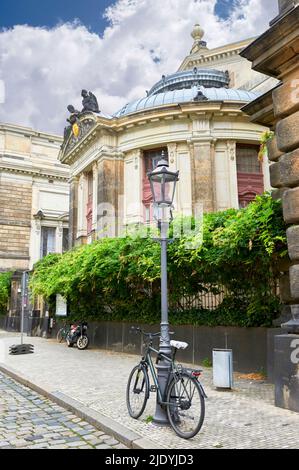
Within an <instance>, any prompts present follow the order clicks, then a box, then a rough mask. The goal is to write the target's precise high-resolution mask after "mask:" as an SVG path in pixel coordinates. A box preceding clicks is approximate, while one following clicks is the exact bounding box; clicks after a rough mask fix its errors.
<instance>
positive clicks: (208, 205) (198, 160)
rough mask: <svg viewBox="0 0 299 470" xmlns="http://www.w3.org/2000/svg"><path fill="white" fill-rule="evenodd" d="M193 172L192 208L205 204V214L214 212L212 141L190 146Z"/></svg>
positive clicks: (195, 143) (194, 143)
mask: <svg viewBox="0 0 299 470" xmlns="http://www.w3.org/2000/svg"><path fill="white" fill-rule="evenodd" d="M189 148H190V156H191V171H192V206H193V207H195V206H198V205H200V204H203V210H204V212H212V211H213V210H214V191H213V186H214V175H213V160H212V159H213V154H212V153H213V149H212V144H211V142H210V141H208V142H193V143H191V144H189Z"/></svg>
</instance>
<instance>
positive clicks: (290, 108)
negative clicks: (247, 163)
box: [268, 67, 299, 331]
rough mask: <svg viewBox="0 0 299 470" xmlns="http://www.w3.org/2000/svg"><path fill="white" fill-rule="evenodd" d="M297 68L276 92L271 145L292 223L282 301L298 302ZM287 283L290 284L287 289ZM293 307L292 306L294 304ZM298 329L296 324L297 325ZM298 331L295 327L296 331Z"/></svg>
mask: <svg viewBox="0 0 299 470" xmlns="http://www.w3.org/2000/svg"><path fill="white" fill-rule="evenodd" d="M298 71H299V67H298V70H297V71H295V72H293V73H292V74H290V75H288V76H287V77H286V78H285V79H284V78H283V77H282V85H281V86H280V87H278V88H276V89H275V90H274V91H273V107H274V115H275V118H276V119H278V122H277V124H276V128H275V138H274V139H272V141H271V142H270V143H269V145H268V152H269V159H270V160H271V161H272V162H274V163H272V165H271V167H270V175H271V184H272V186H273V187H275V188H278V189H279V192H280V196H281V197H282V201H283V216H284V220H285V222H287V223H288V224H292V226H291V227H290V228H289V229H288V231H287V239H288V252H289V257H290V259H291V262H292V266H290V269H289V273H288V275H285V279H286V278H288V280H287V281H286V282H285V284H286V285H285V288H284V289H283V291H284V295H283V299H282V300H283V301H285V302H286V303H288V304H291V305H292V304H298V303H299V289H298V279H299V249H298V246H299V137H298V136H299V83H298V78H297V77H298ZM287 284H289V286H288V288H287ZM292 309H293V307H292ZM294 328H295V327H294ZM294 331H295V330H294Z"/></svg>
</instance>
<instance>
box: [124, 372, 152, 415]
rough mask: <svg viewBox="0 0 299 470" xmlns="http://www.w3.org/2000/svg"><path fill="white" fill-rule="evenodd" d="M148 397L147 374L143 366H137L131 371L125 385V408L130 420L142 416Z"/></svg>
mask: <svg viewBox="0 0 299 470" xmlns="http://www.w3.org/2000/svg"><path fill="white" fill-rule="evenodd" d="M148 396H149V378H148V373H147V370H146V368H145V367H144V366H142V365H141V364H138V366H135V367H134V369H133V370H132V372H131V374H130V376H129V380H128V384H127V408H128V412H129V415H130V416H131V417H132V418H134V419H137V418H139V416H141V415H142V413H143V412H144V410H145V407H146V402H147V399H148Z"/></svg>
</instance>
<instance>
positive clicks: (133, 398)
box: [126, 327, 207, 439]
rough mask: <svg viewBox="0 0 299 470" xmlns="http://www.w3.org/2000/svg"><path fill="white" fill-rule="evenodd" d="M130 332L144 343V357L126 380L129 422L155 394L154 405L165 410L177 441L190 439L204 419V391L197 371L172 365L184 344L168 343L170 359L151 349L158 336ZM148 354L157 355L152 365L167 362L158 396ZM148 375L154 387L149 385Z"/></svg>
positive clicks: (157, 385) (139, 414)
mask: <svg viewBox="0 0 299 470" xmlns="http://www.w3.org/2000/svg"><path fill="white" fill-rule="evenodd" d="M132 330H134V331H136V332H140V333H141V334H142V335H143V337H144V338H145V339H146V343H145V354H144V356H143V357H142V359H141V361H140V363H139V364H138V365H136V366H135V367H134V368H133V370H132V371H131V374H130V376H129V380H128V384H127V397H126V398H127V408H128V411H129V414H130V416H131V417H132V418H135V419H137V418H139V417H140V416H141V415H142V413H143V412H144V410H145V407H146V403H147V400H148V399H149V396H150V392H156V393H157V394H158V402H159V404H160V405H161V406H162V407H165V409H166V412H167V417H168V420H169V423H170V425H171V426H172V428H173V430H174V431H175V432H176V434H177V435H178V436H179V437H182V438H184V439H190V438H191V437H194V436H195V435H196V434H197V433H198V432H199V430H200V428H201V427H202V424H203V421H204V416H205V398H207V396H206V394H205V392H204V389H203V387H202V385H201V383H200V382H199V380H198V378H199V376H200V374H201V370H199V369H188V368H185V367H183V366H182V365H181V364H177V363H176V362H175V356H176V352H177V350H178V349H185V348H186V347H187V346H188V344H187V343H183V342H181V341H170V344H171V346H172V348H173V354H172V357H171V358H169V357H167V356H165V355H164V354H161V353H159V351H158V350H156V349H155V348H153V346H152V344H153V339H154V338H155V337H160V333H145V332H144V331H143V330H141V328H135V327H133V328H132ZM152 353H156V354H157V359H156V364H158V362H159V361H160V360H162V359H163V360H165V361H167V362H169V365H170V368H169V374H168V380H167V384H166V387H165V393H164V394H162V392H161V389H160V387H159V383H158V378H157V373H156V370H155V367H154V365H153V360H152V356H151V354H152ZM149 371H150V373H151V376H152V380H153V382H154V385H150V378H149Z"/></svg>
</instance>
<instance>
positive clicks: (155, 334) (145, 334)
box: [131, 326, 174, 338]
mask: <svg viewBox="0 0 299 470" xmlns="http://www.w3.org/2000/svg"><path fill="white" fill-rule="evenodd" d="M131 330H132V331H136V332H137V331H138V332H139V333H140V334H142V335H143V336H147V337H149V338H153V337H155V336H161V332H160V331H159V333H146V332H145V331H144V330H142V329H141V328H139V327H138V326H132V327H131ZM169 334H170V335H174V332H173V331H170V332H169Z"/></svg>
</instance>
